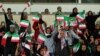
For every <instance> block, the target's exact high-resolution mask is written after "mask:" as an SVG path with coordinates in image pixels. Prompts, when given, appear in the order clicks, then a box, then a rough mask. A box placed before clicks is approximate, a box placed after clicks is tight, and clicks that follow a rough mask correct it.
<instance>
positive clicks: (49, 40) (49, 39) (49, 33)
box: [44, 27, 57, 56]
mask: <svg viewBox="0 0 100 56" xmlns="http://www.w3.org/2000/svg"><path fill="white" fill-rule="evenodd" d="M56 34H57V29H55V30H54V31H53V32H52V30H51V29H50V27H47V28H46V33H45V35H46V36H47V39H46V40H45V41H44V44H45V45H46V46H47V48H48V51H49V54H50V56H54V53H55V44H54V43H55V42H54V38H55V36H56Z"/></svg>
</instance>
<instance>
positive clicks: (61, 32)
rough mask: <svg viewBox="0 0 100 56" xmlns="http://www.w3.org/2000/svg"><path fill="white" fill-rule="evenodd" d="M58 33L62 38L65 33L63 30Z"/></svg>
mask: <svg viewBox="0 0 100 56" xmlns="http://www.w3.org/2000/svg"><path fill="white" fill-rule="evenodd" d="M59 34H60V36H61V38H63V37H65V33H64V31H61V30H60V31H59Z"/></svg>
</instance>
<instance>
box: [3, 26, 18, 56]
mask: <svg viewBox="0 0 100 56" xmlns="http://www.w3.org/2000/svg"><path fill="white" fill-rule="evenodd" d="M18 43H19V35H18V33H16V32H15V25H10V31H8V32H7V33H6V34H5V35H4V36H3V38H2V45H3V46H4V56H8V55H9V54H11V56H15V52H16V49H17V47H18Z"/></svg>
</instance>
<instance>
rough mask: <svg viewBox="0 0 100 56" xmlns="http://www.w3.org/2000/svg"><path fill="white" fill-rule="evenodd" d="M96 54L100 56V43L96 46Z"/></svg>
mask: <svg viewBox="0 0 100 56" xmlns="http://www.w3.org/2000/svg"><path fill="white" fill-rule="evenodd" d="M94 56H100V44H98V45H97V46H96V51H95V53H94Z"/></svg>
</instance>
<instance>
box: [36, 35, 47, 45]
mask: <svg viewBox="0 0 100 56" xmlns="http://www.w3.org/2000/svg"><path fill="white" fill-rule="evenodd" d="M46 38H47V37H46V36H45V35H44V34H39V36H38V40H37V41H38V42H39V43H40V44H42V43H43V42H44V41H45V40H46Z"/></svg>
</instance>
